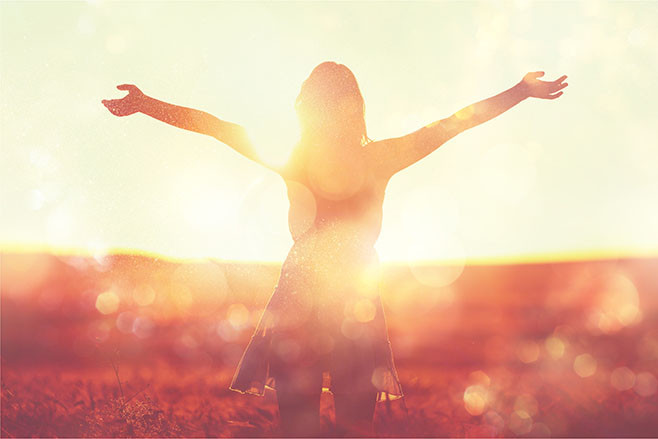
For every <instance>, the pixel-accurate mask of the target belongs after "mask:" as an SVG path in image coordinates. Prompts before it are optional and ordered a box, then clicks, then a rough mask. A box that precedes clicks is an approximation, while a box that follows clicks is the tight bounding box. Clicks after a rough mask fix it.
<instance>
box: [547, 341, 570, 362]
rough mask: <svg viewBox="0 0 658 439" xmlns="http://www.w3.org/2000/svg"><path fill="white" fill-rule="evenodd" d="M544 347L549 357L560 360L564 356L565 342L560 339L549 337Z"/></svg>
mask: <svg viewBox="0 0 658 439" xmlns="http://www.w3.org/2000/svg"><path fill="white" fill-rule="evenodd" d="M544 347H545V348H546V352H548V355H550V356H551V358H553V359H554V360H559V359H560V358H562V357H563V356H564V349H565V346H564V342H563V341H562V339H560V338H559V337H555V336H551V337H548V338H547V339H546V341H545V342H544Z"/></svg>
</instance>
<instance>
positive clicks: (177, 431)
mask: <svg viewBox="0 0 658 439" xmlns="http://www.w3.org/2000/svg"><path fill="white" fill-rule="evenodd" d="M278 269H279V267H277V266H273V265H272V266H268V265H245V264H230V263H212V262H209V263H203V264H202V263H199V264H176V263H171V262H165V261H160V260H155V259H149V258H145V257H138V256H128V255H117V256H110V257H105V258H98V259H93V258H76V257H63V256H62V257H55V256H51V255H36V254H32V255H15V254H4V255H3V256H2V292H1V293H2V340H1V341H2V350H1V354H2V358H1V360H2V362H1V365H2V394H1V397H2V399H1V403H2V407H1V408H2V418H1V420H2V436H3V437H25V436H38V437H52V436H64V437H80V436H95V437H116V436H124V437H126V436H132V437H135V436H137V437H140V436H157V437H163V436H166V437H170V436H195V437H199V436H204V437H205V436H222V437H223V436H272V435H277V433H278V431H277V428H278V422H277V416H278V415H277V408H276V395H275V393H274V392H271V391H268V392H266V395H265V397H263V398H258V397H254V396H247V395H240V394H237V393H234V392H231V391H229V390H228V389H227V387H228V384H229V382H230V379H231V377H232V374H233V372H234V370H235V366H236V364H237V362H238V360H239V358H240V355H241V354H242V350H243V349H244V347H245V346H246V343H247V342H248V339H249V336H250V335H251V332H252V331H253V328H254V325H255V323H256V322H257V319H258V317H259V315H260V312H261V311H262V308H263V307H264V305H265V303H266V301H267V299H268V296H269V294H270V293H271V291H272V288H273V286H274V285H275V284H276V279H277V275H278ZM447 271H450V270H447ZM445 272H446V269H445V268H444V269H442V268H440V267H429V268H426V269H424V270H423V272H422V273H421V276H420V278H421V280H427V279H428V278H429V279H435V280H436V278H437V276H438V277H440V276H439V275H440V273H445ZM415 273H416V275H417V274H418V271H416V272H415ZM423 273H424V276H423V275H422V274H423ZM103 293H105V295H103V296H102V298H99V295H101V294H103ZM382 297H383V300H384V306H385V310H386V313H387V319H388V325H389V332H390V338H391V343H392V346H393V350H394V352H395V355H396V361H397V366H398V370H399V373H400V378H401V381H402V385H403V389H404V391H405V394H406V397H405V398H404V402H405V405H406V409H405V405H403V403H402V400H396V401H390V402H382V403H380V404H378V407H377V411H376V419H375V429H376V432H377V435H378V436H406V437H409V436H411V437H423V436H425V437H437V436H450V437H456V436H459V437H464V436H542V437H548V436H553V437H556V436H570V437H574V436H581V437H582V436H587V437H592V436H598V437H600V436H605V437H619V436H626V437H631V436H632V437H638V436H646V437H650V436H656V434H658V392H657V387H658V382H657V381H656V378H657V377H658V260H656V259H624V260H608V261H599V262H579V263H560V264H532V265H516V266H514V265H512V266H468V267H466V268H465V270H464V272H463V273H462V274H461V276H460V277H459V278H458V279H457V280H456V281H455V282H454V283H452V284H450V285H449V286H446V287H432V286H428V285H426V284H423V283H421V282H420V281H419V279H418V278H417V277H416V276H414V273H413V272H412V271H410V270H409V269H408V267H403V266H387V267H385V271H384V277H383V286H382ZM115 308H116V309H115ZM99 309H101V310H104V311H106V312H108V314H103V313H101V312H99ZM322 402H323V407H322V416H323V423H324V428H325V431H326V432H327V435H331V428H332V422H333V414H332V404H333V401H332V397H331V394H330V393H324V394H323V401H322Z"/></svg>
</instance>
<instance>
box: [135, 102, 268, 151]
mask: <svg viewBox="0 0 658 439" xmlns="http://www.w3.org/2000/svg"><path fill="white" fill-rule="evenodd" d="M140 111H141V112H142V113H144V114H146V115H147V116H151V117H152V118H154V119H157V120H160V121H162V122H165V123H167V124H169V125H173V126H175V127H178V128H182V129H184V130H188V131H194V132H196V133H200V134H205V135H208V136H211V137H214V138H216V139H217V140H219V141H220V142H223V143H225V144H227V145H229V146H230V147H232V148H233V149H235V150H236V151H238V152H239V153H241V154H243V155H245V156H247V157H249V158H251V159H256V152H255V151H254V149H253V147H252V145H251V142H250V141H249V138H248V136H247V133H246V132H245V130H244V128H242V127H241V126H240V125H237V124H234V123H231V122H226V121H223V120H220V119H218V118H217V117H215V116H213V115H212V114H210V113H206V112H205V111H201V110H195V109H193V108H187V107H181V106H178V105H173V104H169V103H167V102H162V101H159V100H157V99H154V98H151V97H148V96H144V100H143V102H142V104H141V106H140Z"/></svg>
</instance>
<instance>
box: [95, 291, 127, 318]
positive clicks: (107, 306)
mask: <svg viewBox="0 0 658 439" xmlns="http://www.w3.org/2000/svg"><path fill="white" fill-rule="evenodd" d="M120 302H121V301H120V300H119V296H117V295H116V294H115V293H114V292H113V291H106V292H104V293H101V294H99V295H98V297H96V309H97V310H98V311H99V312H100V313H101V314H112V313H113V312H116V311H117V310H118V309H119V303H120Z"/></svg>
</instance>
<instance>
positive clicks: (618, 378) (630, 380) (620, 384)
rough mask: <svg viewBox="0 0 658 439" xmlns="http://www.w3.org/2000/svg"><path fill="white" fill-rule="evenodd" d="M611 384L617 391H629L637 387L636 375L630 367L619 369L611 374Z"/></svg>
mask: <svg viewBox="0 0 658 439" xmlns="http://www.w3.org/2000/svg"><path fill="white" fill-rule="evenodd" d="M610 384H611V385H612V387H614V388H615V389H617V390H629V389H632V388H633V385H635V374H634V373H633V371H632V370H630V369H629V368H628V367H618V368H616V369H615V370H613V371H612V373H611V374H610Z"/></svg>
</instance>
